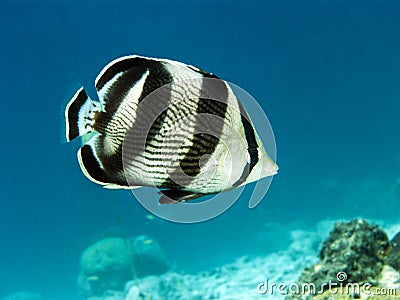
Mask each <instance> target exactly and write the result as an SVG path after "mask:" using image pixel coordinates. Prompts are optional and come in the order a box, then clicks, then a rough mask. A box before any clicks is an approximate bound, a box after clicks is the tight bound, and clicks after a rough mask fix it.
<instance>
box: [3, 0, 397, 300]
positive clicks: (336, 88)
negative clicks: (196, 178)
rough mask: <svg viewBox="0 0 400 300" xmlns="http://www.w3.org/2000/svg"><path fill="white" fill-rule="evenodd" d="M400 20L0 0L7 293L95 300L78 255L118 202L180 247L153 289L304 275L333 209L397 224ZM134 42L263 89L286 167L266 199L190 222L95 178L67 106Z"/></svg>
mask: <svg viewBox="0 0 400 300" xmlns="http://www.w3.org/2000/svg"><path fill="white" fill-rule="evenodd" d="M399 20H400V1H396V0H351V1H350V0H337V1H333V0H332V1H327V0H312V1H305V0H304V1H303V0H268V1H256V0H253V1H245V0H220V1H213V0H202V1H196V0H188V1H178V0H174V1H162V0H149V1H133V0H115V1H114V0H113V1H109V0H98V1H96V2H94V1H84V0H60V1H48V0H1V1H0V43H1V47H0V103H1V111H0V130H1V139H0V171H1V172H0V191H1V196H0V229H1V230H0V299H6V297H7V296H8V295H11V294H13V293H16V292H18V291H23V290H25V291H31V292H32V293H38V294H40V295H42V297H43V298H44V299H45V300H48V299H50V300H82V299H83V297H81V296H79V294H78V288H77V276H78V274H79V271H80V270H79V258H80V256H81V254H82V252H83V251H84V250H85V249H86V248H87V247H88V246H89V245H91V244H92V243H94V242H95V241H97V240H98V239H99V238H100V237H101V236H102V235H104V232H107V231H109V230H110V228H115V227H117V225H118V224H117V221H116V216H115V211H114V209H113V205H112V201H111V200H113V201H115V203H116V206H117V207H118V210H119V213H120V216H121V220H122V224H123V227H124V231H125V234H126V235H127V236H128V237H134V236H138V235H143V234H145V235H149V236H151V237H152V238H154V239H155V240H156V241H157V242H158V243H159V244H160V245H161V246H162V247H163V249H164V251H165V253H166V255H167V257H168V259H169V261H170V262H171V265H172V271H171V273H168V274H167V275H165V276H162V277H160V278H155V277H151V278H147V279H143V280H140V281H139V286H140V287H141V290H143V291H144V292H146V293H147V294H153V296H154V297H153V299H157V297H158V296H160V297H162V296H163V295H165V293H166V292H169V293H171V295H170V296H168V297H170V298H168V297H167V298H164V299H163V300H175V299H177V298H176V297H178V294H179V293H180V295H181V299H182V300H184V299H191V298H190V297H191V296H188V295H193V294H196V293H197V295H198V296H196V297H197V299H203V296H201V295H203V294H204V295H205V296H204V297H210V298H212V297H214V298H215V299H257V297H258V298H259V299H268V298H271V299H278V297H279V295H273V296H269V295H258V294H257V292H256V287H257V284H259V283H260V282H261V281H262V280H263V279H264V278H268V279H269V280H271V281H282V282H291V281H293V280H295V279H297V278H298V276H299V274H300V272H301V270H302V269H303V268H304V267H305V266H308V265H309V264H311V263H312V262H314V261H315V260H316V259H317V258H316V254H317V253H318V245H319V243H320V241H322V240H323V239H324V238H325V237H326V236H327V235H328V233H329V231H330V230H331V228H332V223H333V221H334V220H346V221H348V220H351V219H354V218H358V217H361V218H365V219H367V220H371V222H376V223H378V224H381V226H382V227H383V228H385V229H386V230H387V232H388V235H389V237H392V236H393V235H394V234H395V232H396V231H398V230H399V227H398V224H400V217H399V211H400V181H399V178H400V139H399V132H400V122H399V112H400V39H399V37H400V22H399ZM129 54H138V55H144V56H150V57H158V58H168V59H173V60H177V61H181V62H184V63H189V64H192V65H194V66H197V67H199V68H201V69H204V70H206V71H208V72H212V73H215V74H216V75H218V76H219V77H221V78H223V79H225V80H227V81H229V82H232V83H234V84H237V85H239V86H240V87H242V88H244V89H245V90H246V91H248V92H249V93H250V94H251V95H252V96H253V97H254V98H255V99H256V101H257V102H258V103H259V105H260V106H261V108H262V109H263V111H264V112H265V113H266V115H267V116H268V119H269V121H270V122H271V124H272V128H273V131H274V134H275V139H276V146H277V163H278V165H279V167H280V169H279V173H278V174H277V175H276V176H275V177H274V180H273V182H272V185H271V187H270V189H269V191H268V193H267V194H266V196H265V197H264V199H263V201H262V202H261V203H260V204H259V205H258V206H257V207H256V208H254V209H249V208H248V200H249V199H248V198H249V193H248V190H246V191H245V193H244V194H243V196H242V197H240V199H238V201H237V202H236V203H235V205H233V206H232V208H230V209H229V210H228V211H227V212H225V213H224V214H222V215H220V216H218V217H217V218H214V219H212V220H209V221H207V222H202V223H196V224H177V223H173V222H168V221H165V220H162V219H160V218H157V217H149V215H150V213H149V212H148V211H147V210H146V209H144V208H143V207H142V206H141V205H140V204H139V203H138V202H137V201H136V200H135V199H134V198H133V197H132V195H131V194H130V192H129V191H117V190H106V189H103V188H102V187H100V186H98V185H96V184H94V183H92V182H90V181H89V180H88V179H87V178H85V176H84V175H83V174H82V171H81V169H80V168H79V164H78V160H77V156H76V153H77V151H78V149H79V147H80V146H81V145H80V143H79V141H77V142H72V143H66V142H65V135H64V133H65V132H64V127H65V123H64V108H65V105H66V104H67V103H68V100H69V99H70V97H71V96H72V95H73V94H74V92H75V91H76V89H77V88H78V87H80V86H81V85H83V86H85V88H87V89H88V93H89V95H90V96H91V97H93V98H96V91H95V88H94V80H95V78H96V76H97V75H98V73H99V72H100V70H101V69H102V68H103V66H105V65H106V64H107V63H108V62H110V61H111V60H113V59H115V58H118V57H120V56H123V55H129ZM257 130H259V131H263V130H264V128H260V129H257ZM267 146H270V147H271V146H273V145H267ZM251 188H252V186H250V187H249V189H251ZM176 274H178V275H176ZM160 283H161V284H160ZM129 286H132V284H130V285H128V287H127V290H126V295H127V293H128V288H129ZM160 286H161V287H163V289H164V290H163V289H161V288H160ZM134 292H135V285H134V284H133V286H132V290H131V298H132V297H133V296H132V295H133V294H134ZM126 295H125V294H122V295H115V296H113V297H114V299H120V298H121V297H122V298H124V297H125V296H126ZM118 297H119V298H118ZM171 297H172V298H171ZM174 297H175V298H174ZM14 300H15V299H14ZM129 300H132V299H129Z"/></svg>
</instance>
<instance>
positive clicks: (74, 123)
mask: <svg viewBox="0 0 400 300" xmlns="http://www.w3.org/2000/svg"><path fill="white" fill-rule="evenodd" d="M87 100H88V96H87V94H86V92H85V90H84V89H83V88H80V89H79V90H78V91H77V96H76V97H75V99H74V100H73V102H72V100H71V104H70V106H69V107H68V111H67V122H68V132H67V137H68V141H72V140H73V139H75V138H77V137H78V136H80V133H79V116H80V110H81V108H82V106H83V105H84V103H85V102H86V101H87Z"/></svg>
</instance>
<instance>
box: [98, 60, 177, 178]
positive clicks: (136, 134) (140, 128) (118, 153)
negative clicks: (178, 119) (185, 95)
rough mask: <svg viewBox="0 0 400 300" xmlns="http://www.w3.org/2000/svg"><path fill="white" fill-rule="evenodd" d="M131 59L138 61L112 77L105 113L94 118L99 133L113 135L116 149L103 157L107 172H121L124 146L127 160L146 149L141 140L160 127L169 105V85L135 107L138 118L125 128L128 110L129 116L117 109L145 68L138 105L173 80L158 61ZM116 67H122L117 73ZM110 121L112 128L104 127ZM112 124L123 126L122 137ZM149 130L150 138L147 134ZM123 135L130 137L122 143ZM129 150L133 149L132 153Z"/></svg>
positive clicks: (107, 93)
mask: <svg viewBox="0 0 400 300" xmlns="http://www.w3.org/2000/svg"><path fill="white" fill-rule="evenodd" d="M130 61H131V63H137V62H139V63H140V64H138V65H131V67H130V68H128V69H127V70H125V71H124V73H123V74H121V75H120V76H119V77H118V78H117V79H116V80H115V82H114V83H113V84H112V86H111V87H110V89H109V90H107V91H106V94H105V95H106V98H105V112H102V113H100V114H98V116H97V118H96V127H97V130H98V131H99V132H101V133H104V132H105V131H107V132H105V134H106V135H108V136H109V137H112V141H111V142H112V143H113V145H114V148H115V150H114V151H113V153H109V154H108V155H111V154H112V157H107V159H103V158H102V161H103V164H104V165H103V167H104V168H105V169H110V172H114V173H115V172H116V171H120V173H121V172H122V171H123V170H124V166H123V161H122V160H123V156H122V151H123V147H124V149H125V150H126V149H128V150H126V152H125V153H128V155H129V159H130V160H133V159H134V157H135V156H137V155H139V153H140V152H142V151H144V150H145V148H144V147H145V144H144V141H145V140H151V138H152V136H153V135H154V133H157V132H158V131H159V130H160V128H161V126H162V124H163V121H164V118H165V116H166V114H165V113H161V115H159V114H160V112H162V111H163V110H164V109H165V107H168V105H169V99H170V88H169V87H168V86H167V87H166V88H164V89H162V91H161V92H162V93H161V94H160V93H155V94H154V95H156V96H155V97H156V99H153V98H154V97H152V98H151V101H150V102H147V103H144V104H143V105H138V106H137V111H136V116H137V117H136V120H135V123H134V124H133V126H132V127H131V128H127V124H126V121H124V119H125V118H126V117H129V112H128V116H126V115H124V114H122V113H121V114H119V113H117V112H118V108H119V106H120V105H121V103H122V102H123V101H124V100H125V98H126V97H127V94H128V93H129V91H130V89H131V88H132V86H133V85H134V84H136V83H137V82H138V80H140V79H141V77H142V76H143V75H144V74H145V73H146V72H147V71H148V72H149V73H148V75H147V77H146V80H145V82H144V84H143V88H142V91H141V93H140V97H139V98H138V99H137V103H138V104H139V103H141V102H142V100H143V99H145V98H146V97H147V96H148V95H149V94H150V93H152V92H153V91H155V90H157V89H158V88H159V87H161V86H164V85H165V84H168V83H171V82H172V76H171V75H170V74H169V73H168V71H167V70H166V69H165V68H164V66H163V65H162V63H160V62H158V61H145V63H143V61H142V60H138V59H130ZM123 67H124V68H127V65H126V64H123ZM119 70H121V69H118V68H116V69H114V71H117V72H118V71H119ZM106 73H107V72H106ZM110 74H111V73H109V74H107V76H108V77H109V76H110ZM102 78H103V77H102ZM108 99H110V101H109V102H110V103H112V106H109V105H108V103H109V102H107V100H108ZM111 121H113V124H114V125H112V126H111V128H109V129H107V128H108V126H109V124H110V122H111ZM152 121H154V123H149V122H152ZM115 124H117V125H116V126H117V127H118V128H119V127H120V128H121V129H124V132H123V135H122V136H121V132H119V130H118V128H115ZM118 124H119V125H118ZM149 129H150V130H149ZM125 130H128V131H129V133H127V132H125ZM108 131H110V132H108ZM148 133H149V137H146V135H147V134H148ZM125 134H126V136H127V137H129V138H128V139H126V140H125V142H123V141H124V136H125ZM137 141H139V142H137ZM100 142H101V143H103V142H104V139H103V138H101V139H100ZM141 142H142V143H141ZM147 142H151V141H147ZM138 143H139V144H138ZM135 146H139V147H135ZM132 149H135V151H133V152H132V151H131V150H132ZM125 150H124V151H125ZM99 156H100V155H99ZM111 162H112V163H113V165H110V163H111ZM110 174H112V173H110ZM130 183H131V182H130Z"/></svg>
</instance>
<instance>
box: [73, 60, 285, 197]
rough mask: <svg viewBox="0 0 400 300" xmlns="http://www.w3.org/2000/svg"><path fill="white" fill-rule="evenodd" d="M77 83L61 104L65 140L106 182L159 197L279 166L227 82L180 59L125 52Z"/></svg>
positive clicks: (218, 188)
mask: <svg viewBox="0 0 400 300" xmlns="http://www.w3.org/2000/svg"><path fill="white" fill-rule="evenodd" d="M95 89H96V95H95V96H96V97H97V99H96V98H95V97H93V98H95V99H92V98H90V97H89V95H88V93H87V92H86V90H85V88H84V87H80V88H78V89H77V91H76V92H75V94H74V95H73V96H72V97H71V99H70V101H69V102H68V104H67V105H66V108H65V126H66V140H67V142H71V141H73V140H75V139H78V138H81V141H82V146H81V147H80V149H79V150H78V153H77V156H78V162H79V165H80V168H81V170H82V172H83V174H84V175H85V176H86V177H87V178H88V179H89V180H91V181H92V182H94V183H96V184H99V185H101V186H104V187H105V188H109V189H134V188H138V187H144V186H150V187H155V188H158V189H159V194H160V195H161V197H160V199H159V203H160V204H170V203H180V202H186V201H190V200H193V199H197V198H201V197H203V196H206V195H212V194H219V193H221V192H224V191H229V190H232V189H235V188H238V187H240V186H243V185H246V184H248V183H251V182H255V181H258V180H260V179H261V178H264V177H268V176H273V175H275V174H276V173H277V170H278V166H277V164H276V163H275V162H274V161H273V160H272V159H271V158H270V157H269V155H268V154H267V152H266V150H265V147H264V145H263V143H262V141H261V139H260V138H259V135H258V134H257V132H256V130H255V127H254V125H253V122H252V121H251V119H250V117H249V115H248V113H247V111H246V110H245V108H244V107H243V105H242V103H241V102H240V101H239V99H238V98H237V97H236V95H235V93H234V92H233V90H232V88H231V86H230V85H229V84H228V83H227V82H226V81H224V80H222V79H220V78H219V77H217V76H216V75H214V74H213V73H209V72H206V71H204V70H202V69H200V68H197V67H195V66H193V65H189V64H185V63H182V62H178V61H174V60H169V59H161V58H151V57H145V56H138V55H128V56H123V57H120V58H117V59H115V60H113V61H111V62H110V63H108V64H107V65H106V66H105V67H104V68H103V69H102V70H101V72H100V73H99V74H98V76H97V77H96V80H95Z"/></svg>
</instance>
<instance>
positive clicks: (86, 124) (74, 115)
mask: <svg viewBox="0 0 400 300" xmlns="http://www.w3.org/2000/svg"><path fill="white" fill-rule="evenodd" d="M99 111H100V109H99V106H98V105H96V104H95V103H94V102H93V101H92V100H91V99H90V98H89V96H88V95H87V94H86V92H85V90H84V89H83V87H81V88H80V89H78V90H77V91H76V93H75V94H74V96H73V97H72V98H71V100H70V101H69V102H68V104H67V107H66V108H65V127H66V130H65V132H66V138H67V142H70V141H72V140H74V139H76V138H77V137H79V136H83V135H85V134H88V133H91V132H93V124H94V120H95V115H96V113H97V112H99Z"/></svg>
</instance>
